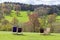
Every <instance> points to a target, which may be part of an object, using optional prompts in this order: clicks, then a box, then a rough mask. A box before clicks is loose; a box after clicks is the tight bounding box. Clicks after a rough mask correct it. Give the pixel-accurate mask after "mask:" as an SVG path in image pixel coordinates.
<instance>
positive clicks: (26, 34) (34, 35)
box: [0, 32, 60, 40]
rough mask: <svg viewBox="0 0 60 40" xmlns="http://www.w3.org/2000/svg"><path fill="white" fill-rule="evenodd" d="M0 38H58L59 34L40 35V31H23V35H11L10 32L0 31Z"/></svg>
mask: <svg viewBox="0 0 60 40" xmlns="http://www.w3.org/2000/svg"><path fill="white" fill-rule="evenodd" d="M0 40H60V34H59V33H52V34H51V35H41V34H40V33H29V32H24V33H23V35H13V33H12V32H0Z"/></svg>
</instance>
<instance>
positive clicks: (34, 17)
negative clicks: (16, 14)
mask: <svg viewBox="0 0 60 40" xmlns="http://www.w3.org/2000/svg"><path fill="white" fill-rule="evenodd" d="M28 16H29V20H30V21H31V23H32V24H33V29H34V32H38V28H39V27H40V23H39V20H38V14H37V13H32V14H29V15H28Z"/></svg>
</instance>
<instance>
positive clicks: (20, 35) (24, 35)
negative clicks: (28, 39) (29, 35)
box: [13, 34, 26, 36]
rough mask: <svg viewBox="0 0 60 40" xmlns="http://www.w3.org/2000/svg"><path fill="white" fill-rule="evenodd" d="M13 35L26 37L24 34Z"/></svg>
mask: <svg viewBox="0 0 60 40" xmlns="http://www.w3.org/2000/svg"><path fill="white" fill-rule="evenodd" d="M13 35H16V36H26V35H24V34H13Z"/></svg>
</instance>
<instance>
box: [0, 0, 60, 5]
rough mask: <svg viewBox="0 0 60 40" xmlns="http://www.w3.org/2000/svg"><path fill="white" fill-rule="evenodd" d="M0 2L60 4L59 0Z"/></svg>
mask: <svg viewBox="0 0 60 40" xmlns="http://www.w3.org/2000/svg"><path fill="white" fill-rule="evenodd" d="M1 2H20V3H25V4H33V5H38V4H46V5H57V4H60V0H0V3H1Z"/></svg>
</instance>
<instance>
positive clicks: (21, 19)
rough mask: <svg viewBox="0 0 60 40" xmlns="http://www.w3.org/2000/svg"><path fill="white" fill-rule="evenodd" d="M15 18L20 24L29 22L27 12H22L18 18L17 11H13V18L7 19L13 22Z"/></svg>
mask: <svg viewBox="0 0 60 40" xmlns="http://www.w3.org/2000/svg"><path fill="white" fill-rule="evenodd" d="M13 17H16V18H17V19H18V20H19V22H27V21H29V18H28V15H27V11H21V12H20V15H19V16H17V15H16V14H15V11H14V10H12V12H11V16H5V19H7V20H9V21H12V19H13Z"/></svg>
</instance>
